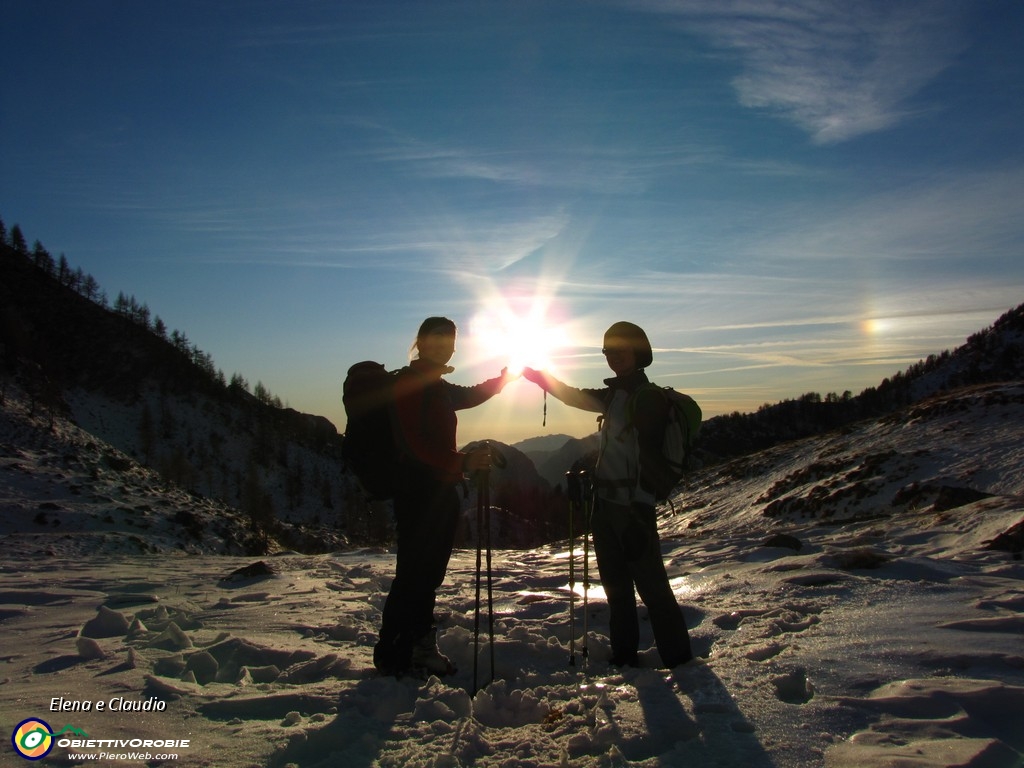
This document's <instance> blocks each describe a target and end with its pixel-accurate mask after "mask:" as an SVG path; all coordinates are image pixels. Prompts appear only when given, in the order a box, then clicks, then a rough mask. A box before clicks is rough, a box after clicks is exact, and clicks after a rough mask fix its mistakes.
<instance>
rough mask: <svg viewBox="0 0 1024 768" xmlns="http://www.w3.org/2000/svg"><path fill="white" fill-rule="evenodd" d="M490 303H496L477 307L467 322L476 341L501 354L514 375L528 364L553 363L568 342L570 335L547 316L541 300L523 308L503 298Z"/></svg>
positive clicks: (542, 365)
mask: <svg viewBox="0 0 1024 768" xmlns="http://www.w3.org/2000/svg"><path fill="white" fill-rule="evenodd" d="M492 303H493V304H495V305H496V306H492V307H487V308H483V309H481V310H479V311H478V312H477V313H476V315H474V317H473V320H472V322H471V323H470V331H471V333H472V334H473V337H474V339H475V341H476V343H477V344H478V345H479V346H480V347H481V348H482V349H485V350H488V351H490V352H491V353H492V354H494V355H495V356H497V357H500V358H503V359H504V360H505V361H506V365H507V367H508V369H509V371H510V372H511V373H513V374H516V375H518V374H520V373H522V371H523V369H524V368H527V367H529V368H536V369H538V370H549V369H551V368H552V367H554V357H555V355H556V353H557V352H558V350H560V349H564V348H565V347H567V346H569V343H570V342H569V336H568V332H567V331H566V329H565V328H564V326H561V325H559V324H557V323H554V322H551V321H550V320H549V319H548V318H547V317H546V313H545V308H544V306H543V302H539V301H535V302H533V303H532V305H531V306H530V307H528V308H527V309H526V310H524V311H522V312H517V311H516V310H515V309H514V308H513V307H512V306H510V305H509V304H508V303H507V302H505V301H498V302H492Z"/></svg>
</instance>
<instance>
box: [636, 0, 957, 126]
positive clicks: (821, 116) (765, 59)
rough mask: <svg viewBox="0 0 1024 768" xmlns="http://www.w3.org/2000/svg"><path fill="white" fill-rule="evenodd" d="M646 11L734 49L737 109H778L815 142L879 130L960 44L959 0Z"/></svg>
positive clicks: (685, 0) (689, 1) (816, 1)
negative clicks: (666, 16) (736, 56)
mask: <svg viewBox="0 0 1024 768" xmlns="http://www.w3.org/2000/svg"><path fill="white" fill-rule="evenodd" d="M646 7H647V8H648V9H651V10H655V11H657V12H660V13H665V14H669V15H671V16H673V17H674V18H676V19H678V20H679V21H680V22H681V23H682V25H683V26H684V27H685V28H686V29H687V30H689V31H692V32H696V33H698V34H701V35H704V36H706V37H708V38H709V39H710V40H711V41H712V42H713V43H714V44H715V45H717V46H719V47H721V48H725V49H728V50H732V51H736V52H738V53H739V55H740V57H741V59H742V62H743V72H742V73H741V74H740V75H738V76H737V77H736V78H735V79H734V81H733V85H734V87H735V89H736V92H737V95H738V98H739V101H740V103H742V104H743V105H745V106H748V107H751V108H757V109H766V110H769V111H773V112H776V113H778V114H779V115H781V116H783V117H785V118H786V119H788V120H791V121H792V122H794V123H796V124H797V125H799V126H800V127H801V128H802V129H804V130H805V131H807V132H808V133H809V134H810V135H811V137H812V139H813V140H814V141H815V142H817V143H821V144H829V143H836V142H842V141H846V140H848V139H851V138H854V137H856V136H860V135H863V134H866V133H871V132H874V131H879V130H883V129H885V128H889V127H891V126H893V125H896V124H898V123H899V122H901V121H902V120H904V119H905V118H906V117H907V116H908V115H911V114H913V113H914V112H915V111H917V110H920V109H922V108H923V107H922V106H921V105H919V104H914V103H913V97H915V96H916V95H917V94H919V93H920V91H921V89H922V88H923V87H924V86H925V85H927V84H928V83H929V82H930V81H931V80H932V79H933V78H935V77H936V76H937V75H938V74H939V73H941V72H942V71H943V70H944V69H946V67H948V66H949V65H950V64H951V63H952V61H953V59H954V57H955V56H956V55H957V54H958V53H959V52H960V51H961V50H962V48H963V46H964V45H965V41H964V40H963V39H962V37H961V34H960V33H959V32H958V25H957V21H958V18H959V14H960V13H961V12H962V9H963V8H964V4H963V3H962V2H956V0H948V1H947V0H914V1H909V2H899V3H890V2H848V1H847V0H797V1H794V0H786V2H781V1H780V2H765V1H764V0H653V1H652V2H649V3H647V4H646Z"/></svg>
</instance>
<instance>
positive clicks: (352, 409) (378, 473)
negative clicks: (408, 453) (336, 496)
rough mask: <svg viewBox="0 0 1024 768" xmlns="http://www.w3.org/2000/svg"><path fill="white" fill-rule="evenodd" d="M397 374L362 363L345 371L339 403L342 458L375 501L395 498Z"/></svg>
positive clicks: (368, 363)
mask: <svg viewBox="0 0 1024 768" xmlns="http://www.w3.org/2000/svg"><path fill="white" fill-rule="evenodd" d="M397 373H398V371H389V370H387V368H385V367H384V366H383V365H382V364H381V363H376V362H373V361H372V360H364V361H363V362H361V363H356V364H355V365H353V366H352V367H351V368H349V369H348V374H347V375H346V376H345V382H344V384H343V385H342V401H343V402H344V404H345V415H346V417H347V418H348V424H347V426H346V427H345V434H344V435H343V441H342V444H341V456H342V458H343V459H344V460H345V463H346V465H347V466H348V467H349V468H350V469H351V470H352V472H353V474H355V476H356V478H357V479H358V480H359V483H360V485H362V487H363V490H364V491H366V493H367V494H368V495H369V496H370V497H371V498H374V499H389V498H391V497H392V496H394V495H395V470H396V466H397V463H398V447H397V443H396V440H395V421H394V420H395V416H394V384H395V376H396V374H397Z"/></svg>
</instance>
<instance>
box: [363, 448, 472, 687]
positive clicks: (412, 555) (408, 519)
mask: <svg viewBox="0 0 1024 768" xmlns="http://www.w3.org/2000/svg"><path fill="white" fill-rule="evenodd" d="M394 505H395V527H396V545H397V546H396V550H397V557H396V564H395V578H394V581H392V582H391V590H390V592H389V593H388V597H387V600H386V601H385V602H384V611H383V616H382V618H381V630H380V641H379V642H378V643H377V649H376V652H375V656H374V657H375V660H376V661H382V662H384V663H385V664H389V665H398V666H399V667H401V666H403V665H407V664H408V661H409V657H410V656H411V654H412V647H413V646H414V645H415V644H416V642H417V641H418V640H420V639H422V638H423V637H424V636H426V635H427V634H428V633H429V632H430V630H431V628H432V627H433V623H434V603H435V601H436V598H437V590H438V588H439V587H440V586H441V584H442V583H443V582H444V577H445V572H446V571H447V570H448V561H449V560H450V559H451V555H452V547H453V546H454V544H455V529H456V525H457V523H458V517H459V509H460V508H459V496H458V492H457V491H456V488H455V487H454V486H452V485H451V484H448V483H440V482H438V481H437V480H436V479H435V478H434V477H433V476H432V474H431V473H430V472H428V471H425V470H423V469H421V468H418V467H414V468H409V469H407V470H406V471H404V472H403V477H401V478H400V482H399V490H398V491H397V492H396V494H395V500H394Z"/></svg>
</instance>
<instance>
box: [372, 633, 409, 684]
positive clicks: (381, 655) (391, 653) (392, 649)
mask: <svg viewBox="0 0 1024 768" xmlns="http://www.w3.org/2000/svg"><path fill="white" fill-rule="evenodd" d="M409 654H410V649H409V646H408V645H402V644H401V643H399V641H398V638H397V637H396V636H395V635H394V634H393V633H383V632H382V633H381V638H380V640H379V641H378V642H377V645H375V646H374V648H373V666H374V667H376V668H377V671H378V672H380V673H381V674H382V675H386V676H390V677H401V676H402V674H403V673H405V672H406V671H407V670H408V669H409Z"/></svg>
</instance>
